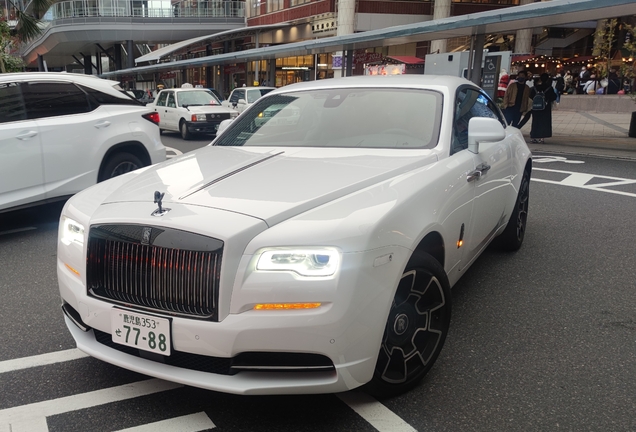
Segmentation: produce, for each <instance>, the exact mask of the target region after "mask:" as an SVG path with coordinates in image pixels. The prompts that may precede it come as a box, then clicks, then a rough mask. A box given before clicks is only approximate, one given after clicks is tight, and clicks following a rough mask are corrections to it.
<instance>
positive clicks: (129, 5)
mask: <svg viewBox="0 0 636 432" xmlns="http://www.w3.org/2000/svg"><path fill="white" fill-rule="evenodd" d="M113 4H116V5H117V6H112V5H113ZM141 4H142V2H140V1H138V0H130V1H121V0H119V1H112V0H105V1H102V0H70V1H62V2H59V3H55V4H54V5H53V6H51V8H50V9H49V10H48V11H47V13H46V14H45V15H44V17H43V19H42V21H55V20H59V19H65V18H85V17H134V18H244V17H245V2H243V1H222V0H211V1H206V0H202V1H198V2H196V1H192V0H185V1H182V2H178V3H175V4H173V5H172V6H171V7H169V8H153V7H144V6H140V5H141Z"/></svg>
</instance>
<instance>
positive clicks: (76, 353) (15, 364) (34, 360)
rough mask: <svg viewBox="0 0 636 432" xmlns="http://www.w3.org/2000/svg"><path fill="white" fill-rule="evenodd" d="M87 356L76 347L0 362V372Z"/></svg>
mask: <svg viewBox="0 0 636 432" xmlns="http://www.w3.org/2000/svg"><path fill="white" fill-rule="evenodd" d="M84 357H88V354H85V353H83V352H82V351H80V350H78V349H77V348H74V349H69V350H65V351H55V352H50V353H46V354H40V355H36V356H31V357H23V358H18V359H13V360H5V361H1V362H0V374H2V373H5V372H13V371H17V370H20V369H29V368H32V367H38V366H45V365H49V364H54V363H60V362H65V361H69V360H75V359H80V358H84Z"/></svg>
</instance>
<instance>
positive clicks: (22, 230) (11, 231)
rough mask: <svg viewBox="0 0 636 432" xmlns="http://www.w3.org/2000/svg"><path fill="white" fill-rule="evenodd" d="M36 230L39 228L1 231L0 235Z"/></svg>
mask: <svg viewBox="0 0 636 432" xmlns="http://www.w3.org/2000/svg"><path fill="white" fill-rule="evenodd" d="M35 229H37V228H36V227H26V228H16V229H12V230H6V231H0V235H7V234H15V233H19V232H24V231H33V230H35Z"/></svg>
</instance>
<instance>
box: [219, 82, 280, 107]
mask: <svg viewBox="0 0 636 432" xmlns="http://www.w3.org/2000/svg"><path fill="white" fill-rule="evenodd" d="M272 90H276V87H237V88H235V89H234V90H232V93H230V97H229V98H227V100H226V101H223V106H226V107H229V108H234V109H235V110H237V111H238V112H243V111H245V109H246V108H247V107H249V106H250V105H252V104H253V103H254V102H256V101H257V100H258V99H259V98H261V97H262V96H265V95H266V94H267V93H269V92H271V91H272Z"/></svg>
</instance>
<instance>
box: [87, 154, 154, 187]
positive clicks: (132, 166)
mask: <svg viewBox="0 0 636 432" xmlns="http://www.w3.org/2000/svg"><path fill="white" fill-rule="evenodd" d="M143 166H144V164H143V163H142V162H141V161H140V160H139V158H138V157H137V156H135V155H133V154H130V153H125V152H122V153H115V154H114V155H112V156H110V157H109V158H108V161H107V162H106V164H105V165H104V167H103V168H102V170H101V172H100V174H99V178H98V181H100V182H101V181H104V180H108V179H110V178H113V177H117V176H119V175H122V174H126V173H128V172H131V171H135V170H137V169H139V168H141V167H143Z"/></svg>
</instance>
